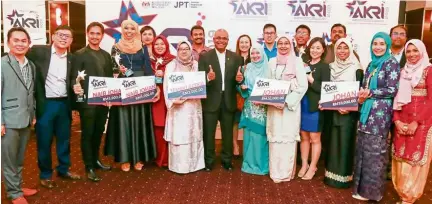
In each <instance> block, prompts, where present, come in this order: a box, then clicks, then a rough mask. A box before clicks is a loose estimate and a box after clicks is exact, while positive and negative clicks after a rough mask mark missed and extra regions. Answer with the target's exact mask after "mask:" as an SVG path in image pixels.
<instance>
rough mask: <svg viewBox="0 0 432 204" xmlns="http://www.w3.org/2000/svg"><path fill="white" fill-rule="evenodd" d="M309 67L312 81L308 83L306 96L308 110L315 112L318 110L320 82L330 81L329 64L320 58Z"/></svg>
mask: <svg viewBox="0 0 432 204" xmlns="http://www.w3.org/2000/svg"><path fill="white" fill-rule="evenodd" d="M310 67H311V71H312V77H313V78H314V81H313V83H312V84H309V87H308V90H307V92H306V96H307V97H308V99H309V107H308V108H309V111H311V112H315V111H319V109H318V102H319V100H320V98H321V84H322V82H324V81H330V66H329V65H328V64H326V63H324V61H323V60H321V61H320V62H318V63H317V64H314V65H310Z"/></svg>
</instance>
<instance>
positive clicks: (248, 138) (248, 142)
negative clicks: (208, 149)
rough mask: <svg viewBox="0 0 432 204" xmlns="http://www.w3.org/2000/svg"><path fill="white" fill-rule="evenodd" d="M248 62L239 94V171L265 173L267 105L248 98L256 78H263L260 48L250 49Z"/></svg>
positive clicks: (263, 56) (265, 65)
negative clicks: (249, 61)
mask: <svg viewBox="0 0 432 204" xmlns="http://www.w3.org/2000/svg"><path fill="white" fill-rule="evenodd" d="M250 53H251V54H250V55H251V63H249V64H248V65H247V66H246V72H245V74H244V75H245V81H244V83H243V84H242V85H240V87H239V88H240V93H241V95H242V97H243V98H244V99H245V103H244V107H243V111H242V114H241V118H240V124H239V128H243V164H242V171H243V172H246V173H250V174H257V175H266V174H268V173H269V156H268V155H269V149H268V142H267V136H266V121H267V106H265V105H260V104H255V103H252V102H251V101H250V100H249V96H250V94H251V93H252V88H253V87H254V85H255V81H256V78H257V77H262V78H265V77H266V73H267V69H268V60H267V56H266V54H265V53H264V50H263V49H262V47H259V46H252V48H251V51H250Z"/></svg>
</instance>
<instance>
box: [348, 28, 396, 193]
mask: <svg viewBox="0 0 432 204" xmlns="http://www.w3.org/2000/svg"><path fill="white" fill-rule="evenodd" d="M390 45H391V39H390V36H389V35H388V34H386V33H383V32H379V33H377V34H375V35H374V37H373V38H372V42H371V45H370V48H371V57H372V61H371V62H370V63H369V65H368V67H367V69H366V72H365V77H364V79H363V83H362V87H361V88H360V92H359V103H360V104H361V110H360V123H359V128H358V134H357V143H356V154H355V169H354V192H353V198H355V199H358V200H374V201H380V200H381V199H382V197H383V194H384V188H385V181H386V167H387V163H388V162H389V158H388V153H387V151H388V143H387V137H388V135H389V130H390V125H391V123H392V115H393V106H392V105H393V99H394V97H395V96H396V93H397V91H398V82H399V75H400V67H399V63H398V62H397V60H396V59H395V58H394V57H392V55H391V54H390Z"/></svg>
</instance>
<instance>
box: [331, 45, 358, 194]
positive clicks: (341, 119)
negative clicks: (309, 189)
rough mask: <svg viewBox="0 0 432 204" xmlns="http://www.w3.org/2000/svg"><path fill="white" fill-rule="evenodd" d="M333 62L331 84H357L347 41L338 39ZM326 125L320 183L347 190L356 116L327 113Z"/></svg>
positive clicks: (352, 113)
mask: <svg viewBox="0 0 432 204" xmlns="http://www.w3.org/2000/svg"><path fill="white" fill-rule="evenodd" d="M334 49H335V50H334V53H336V56H335V61H334V62H332V63H331V64H330V80H331V81H359V82H360V81H361V80H362V78H363V70H362V68H361V65H360V62H359V61H358V59H357V58H356V56H355V55H354V49H353V47H352V44H351V42H350V40H348V39H347V38H341V39H339V40H338V41H336V44H335V47H334ZM328 113H329V114H328V118H327V119H326V125H330V128H329V129H330V132H329V133H328V134H329V137H328V138H329V141H328V147H327V148H328V151H327V154H326V156H327V158H326V159H325V175H324V183H325V184H327V185H329V186H331V187H334V188H349V187H350V186H351V183H352V175H353V174H352V173H353V164H354V147H355V146H354V144H355V136H356V124H357V121H358V112H348V111H346V110H342V109H341V110H337V111H329V112H328Z"/></svg>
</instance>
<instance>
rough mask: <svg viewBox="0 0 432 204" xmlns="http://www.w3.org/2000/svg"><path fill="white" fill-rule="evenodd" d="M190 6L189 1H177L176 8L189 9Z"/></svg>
mask: <svg viewBox="0 0 432 204" xmlns="http://www.w3.org/2000/svg"><path fill="white" fill-rule="evenodd" d="M188 6H190V2H189V1H177V3H176V4H175V5H174V8H188Z"/></svg>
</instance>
